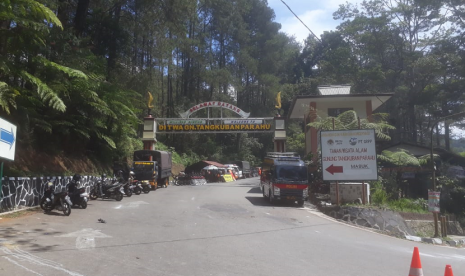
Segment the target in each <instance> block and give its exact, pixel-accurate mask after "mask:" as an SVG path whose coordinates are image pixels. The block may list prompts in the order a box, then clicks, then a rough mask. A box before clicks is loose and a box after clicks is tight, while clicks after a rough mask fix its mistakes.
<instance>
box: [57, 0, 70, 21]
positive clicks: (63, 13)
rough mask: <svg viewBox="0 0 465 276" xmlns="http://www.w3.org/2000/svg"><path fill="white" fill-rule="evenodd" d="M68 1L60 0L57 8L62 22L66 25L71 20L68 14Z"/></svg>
mask: <svg viewBox="0 0 465 276" xmlns="http://www.w3.org/2000/svg"><path fill="white" fill-rule="evenodd" d="M67 2H68V1H66V0H59V1H58V9H57V17H58V19H59V20H60V22H61V24H62V25H63V26H65V25H66V24H67V23H68V20H69V14H68V9H67V8H68V3H67Z"/></svg>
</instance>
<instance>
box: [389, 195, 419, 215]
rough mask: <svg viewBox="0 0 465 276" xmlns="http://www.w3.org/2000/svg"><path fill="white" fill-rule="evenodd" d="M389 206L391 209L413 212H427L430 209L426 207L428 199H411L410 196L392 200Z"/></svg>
mask: <svg viewBox="0 0 465 276" xmlns="http://www.w3.org/2000/svg"><path fill="white" fill-rule="evenodd" d="M388 206H389V208H390V209H392V210H394V211H401V212H413V213H427V212H428V211H427V210H426V209H425V206H427V205H426V200H424V199H415V200H413V199H409V198H401V199H398V200H392V201H389V202H388Z"/></svg>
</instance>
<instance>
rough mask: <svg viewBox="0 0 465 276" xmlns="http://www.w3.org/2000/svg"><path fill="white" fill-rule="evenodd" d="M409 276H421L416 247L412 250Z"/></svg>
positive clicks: (418, 254)
mask: <svg viewBox="0 0 465 276" xmlns="http://www.w3.org/2000/svg"><path fill="white" fill-rule="evenodd" d="M408 275H409V276H423V269H422V268H421V261H420V251H418V247H414V248H413V256H412V263H411V264H410V272H409V273H408Z"/></svg>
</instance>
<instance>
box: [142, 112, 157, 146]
mask: <svg viewBox="0 0 465 276" xmlns="http://www.w3.org/2000/svg"><path fill="white" fill-rule="evenodd" d="M156 127H157V123H156V121H155V118H154V117H152V115H150V114H149V115H148V116H147V117H145V118H144V132H143V133H142V141H143V142H144V149H145V150H155V144H156V143H157V137H156V135H155V131H156Z"/></svg>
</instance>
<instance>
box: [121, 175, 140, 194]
mask: <svg viewBox="0 0 465 276" xmlns="http://www.w3.org/2000/svg"><path fill="white" fill-rule="evenodd" d="M135 188H136V184H135V183H134V172H130V174H129V179H128V181H126V183H125V184H124V194H125V195H126V196H127V197H131V196H132V194H133V193H135V191H134V190H135ZM139 194H140V192H139Z"/></svg>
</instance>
